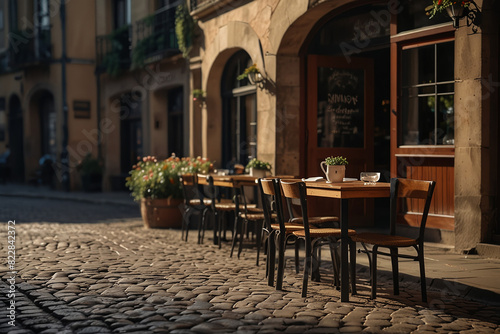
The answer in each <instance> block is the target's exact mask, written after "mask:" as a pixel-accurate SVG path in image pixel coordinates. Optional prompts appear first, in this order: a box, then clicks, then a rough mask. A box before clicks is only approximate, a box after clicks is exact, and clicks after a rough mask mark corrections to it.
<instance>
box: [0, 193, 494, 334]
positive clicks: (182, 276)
mask: <svg viewBox="0 0 500 334" xmlns="http://www.w3.org/2000/svg"><path fill="white" fill-rule="evenodd" d="M0 200H1V203H2V204H1V211H0V216H1V219H2V222H3V225H4V228H2V230H1V233H0V238H1V240H2V242H1V252H2V254H4V255H3V257H2V258H3V259H4V261H2V264H1V266H0V270H1V275H2V280H0V285H1V286H0V289H1V291H2V293H1V294H0V333H13V334H14V333H15V334H21V333H235V332H238V333H275V332H286V333H338V332H351V333H358V332H366V333H411V332H413V333H500V327H499V324H500V307H497V306H490V305H486V304H483V303H480V302H476V301H471V300H465V299H463V298H461V297H458V296H457V295H454V294H451V293H450V294H447V293H445V292H444V291H445V290H443V291H438V290H436V289H431V290H430V291H429V303H428V304H427V303H421V301H420V300H421V297H420V289H419V285H418V283H417V282H416V281H415V282H411V281H405V280H403V281H402V282H401V294H400V296H393V295H392V283H390V281H389V282H388V283H387V284H385V281H386V279H385V278H384V277H381V278H380V280H379V281H380V283H379V297H378V298H377V299H376V300H375V301H372V300H370V299H369V298H368V296H369V287H368V274H367V271H366V270H360V271H359V278H358V290H359V295H357V296H352V297H351V302H350V303H342V302H340V293H339V292H338V291H336V290H335V289H333V288H332V287H331V284H332V276H331V270H330V267H329V262H328V261H323V264H324V266H323V267H322V282H320V283H317V282H310V283H309V292H308V297H307V298H305V299H304V298H301V297H300V289H301V282H302V274H295V273H294V271H293V270H292V266H291V262H290V263H289V264H290V265H288V266H287V268H286V273H285V281H284V287H285V289H286V290H285V291H276V290H274V288H272V287H269V286H267V281H266V279H265V267H264V263H263V262H264V260H263V261H261V265H260V266H259V267H257V266H256V265H255V255H256V252H255V249H250V248H248V249H244V252H243V253H242V256H241V258H240V259H237V258H236V257H233V258H230V257H229V249H230V245H229V243H226V244H224V245H223V247H222V249H220V250H219V249H218V248H217V247H215V246H214V245H212V242H211V240H205V244H203V245H198V244H196V241H195V238H196V237H195V234H196V233H190V240H189V242H187V243H186V242H183V241H181V240H180V231H177V230H175V231H173V230H147V229H145V228H143V225H142V222H141V220H140V216H139V209H138V207H133V206H131V207H126V206H117V205H116V206H106V205H97V204H91V203H79V202H75V201H55V200H50V199H45V200H36V199H26V198H14V197H11V198H8V197H2V198H0ZM14 219H15V220H16V225H15V226H16V229H15V231H16V249H15V250H16V264H15V270H16V271H17V275H16V284H15V288H16V295H15V326H11V325H10V324H9V322H10V321H11V319H10V318H9V314H10V313H9V312H10V310H9V309H8V307H9V305H10V304H9V303H10V299H9V298H8V296H7V295H8V294H7V292H8V291H9V286H10V283H9V281H8V279H9V278H10V277H11V275H12V274H11V270H10V269H8V268H7V267H6V262H7V261H6V258H7V252H8V247H7V246H8V243H7V239H8V237H7V228H6V225H7V221H8V220H14ZM229 235H230V234H229ZM325 253H326V252H325ZM360 256H362V255H360Z"/></svg>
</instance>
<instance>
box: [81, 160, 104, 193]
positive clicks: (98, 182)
mask: <svg viewBox="0 0 500 334" xmlns="http://www.w3.org/2000/svg"><path fill="white" fill-rule="evenodd" d="M76 169H77V170H78V172H79V173H80V179H81V184H82V189H83V191H101V190H102V170H103V166H102V161H101V160H99V159H97V158H94V157H92V154H90V153H87V155H85V157H84V158H83V159H82V160H81V161H80V162H79V163H78V165H77V166H76Z"/></svg>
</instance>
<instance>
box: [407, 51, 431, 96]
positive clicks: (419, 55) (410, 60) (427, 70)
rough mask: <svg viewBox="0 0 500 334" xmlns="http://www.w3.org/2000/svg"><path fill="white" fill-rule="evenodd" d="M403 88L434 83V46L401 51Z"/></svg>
mask: <svg viewBox="0 0 500 334" xmlns="http://www.w3.org/2000/svg"><path fill="white" fill-rule="evenodd" d="M401 61H402V72H403V76H402V79H403V87H408V86H412V85H416V84H424V83H433V82H434V45H428V46H424V47H421V48H413V49H407V50H403V53H402V59H401Z"/></svg>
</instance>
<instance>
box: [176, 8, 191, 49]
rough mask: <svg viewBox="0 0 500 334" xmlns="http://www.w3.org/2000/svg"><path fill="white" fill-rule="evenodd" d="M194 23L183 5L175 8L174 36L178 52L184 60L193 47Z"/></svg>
mask: <svg viewBox="0 0 500 334" xmlns="http://www.w3.org/2000/svg"><path fill="white" fill-rule="evenodd" d="M195 26H196V22H195V21H194V20H193V17H192V16H191V15H190V14H189V11H188V9H187V7H186V6H185V5H179V6H177V9H176V11H175V35H176V37H177V43H178V44H179V50H181V52H182V55H183V56H184V58H189V52H190V51H191V48H192V46H193V39H194V29H195Z"/></svg>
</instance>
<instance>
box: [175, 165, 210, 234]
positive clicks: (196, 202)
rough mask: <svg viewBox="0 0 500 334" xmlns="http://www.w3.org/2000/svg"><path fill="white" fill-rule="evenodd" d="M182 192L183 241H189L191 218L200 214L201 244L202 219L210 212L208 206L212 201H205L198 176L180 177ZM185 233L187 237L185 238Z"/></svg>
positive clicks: (187, 175) (186, 175)
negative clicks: (206, 212)
mask: <svg viewBox="0 0 500 334" xmlns="http://www.w3.org/2000/svg"><path fill="white" fill-rule="evenodd" d="M180 181H181V185H182V191H183V194H184V212H183V215H182V234H181V238H182V240H185V241H187V240H188V233H189V224H190V223H191V216H192V215H193V214H196V213H197V214H199V215H200V220H199V222H198V243H200V231H201V229H200V228H201V225H202V221H201V220H202V217H203V216H204V212H205V211H206V210H208V208H207V206H208V205H210V200H208V199H204V198H203V196H202V194H201V192H200V191H199V186H198V177H197V175H196V174H184V175H182V176H181V177H180ZM184 233H185V237H184Z"/></svg>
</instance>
